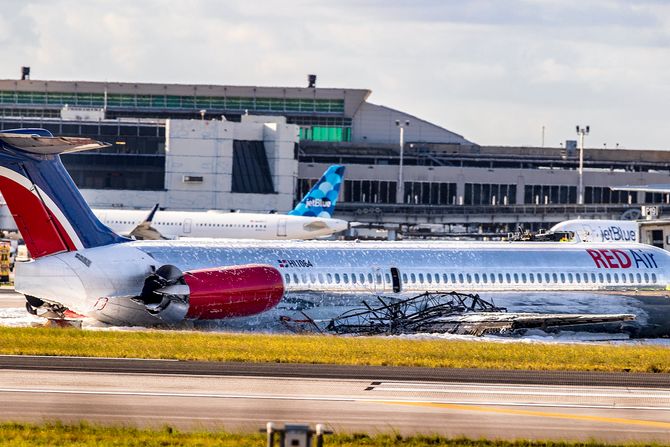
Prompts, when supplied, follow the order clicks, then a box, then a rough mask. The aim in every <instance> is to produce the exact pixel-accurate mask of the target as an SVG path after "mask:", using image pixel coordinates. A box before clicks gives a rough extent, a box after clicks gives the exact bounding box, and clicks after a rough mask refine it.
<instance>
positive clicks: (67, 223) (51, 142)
mask: <svg viewBox="0 0 670 447" xmlns="http://www.w3.org/2000/svg"><path fill="white" fill-rule="evenodd" d="M105 146H106V144H104V143H101V142H99V141H95V140H91V139H89V138H70V137H54V136H53V135H52V134H51V132H49V131H47V130H44V129H16V130H4V131H0V192H2V195H3V197H4V198H5V201H6V202H7V207H8V208H9V211H10V212H11V213H12V216H13V217H14V220H15V221H16V225H17V227H18V229H19V231H20V232H21V236H22V237H23V239H24V241H25V242H26V246H27V247H28V250H29V251H30V254H31V255H32V257H34V258H40V257H42V256H48V255H51V254H55V253H60V252H65V251H76V250H80V249H83V248H92V247H98V246H102V245H109V244H113V243H118V242H124V241H126V240H127V239H125V238H123V237H121V236H119V235H117V234H116V233H114V232H113V231H112V230H110V229H109V228H108V227H106V226H105V225H103V224H102V223H101V222H100V221H99V220H98V219H97V218H96V217H95V216H94V215H93V212H92V211H91V209H90V208H89V206H88V204H87V203H86V201H85V200H84V198H83V197H82V195H81V193H80V192H79V190H78V189H77V186H76V185H75V184H74V182H73V181H72V178H71V177H70V175H69V174H68V173H67V171H66V170H65V167H64V166H63V164H62V163H61V161H60V157H59V154H63V153H71V152H79V151H84V150H89V149H98V148H103V147H105Z"/></svg>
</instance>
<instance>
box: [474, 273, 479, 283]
mask: <svg viewBox="0 0 670 447" xmlns="http://www.w3.org/2000/svg"><path fill="white" fill-rule="evenodd" d="M475 282H476V283H477V284H479V273H475Z"/></svg>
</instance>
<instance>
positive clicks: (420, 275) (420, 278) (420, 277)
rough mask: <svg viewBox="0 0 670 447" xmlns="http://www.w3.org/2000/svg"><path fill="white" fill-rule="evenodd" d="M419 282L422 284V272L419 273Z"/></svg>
mask: <svg viewBox="0 0 670 447" xmlns="http://www.w3.org/2000/svg"><path fill="white" fill-rule="evenodd" d="M419 282H420V283H421V284H423V273H419Z"/></svg>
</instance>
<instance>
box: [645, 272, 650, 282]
mask: <svg viewBox="0 0 670 447" xmlns="http://www.w3.org/2000/svg"><path fill="white" fill-rule="evenodd" d="M644 282H646V283H648V282H649V275H648V274H647V273H645V274H644Z"/></svg>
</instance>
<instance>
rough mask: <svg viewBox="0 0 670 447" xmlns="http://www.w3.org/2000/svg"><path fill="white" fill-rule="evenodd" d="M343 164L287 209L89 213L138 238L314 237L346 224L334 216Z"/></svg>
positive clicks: (335, 167)
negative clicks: (265, 211) (272, 211)
mask: <svg viewBox="0 0 670 447" xmlns="http://www.w3.org/2000/svg"><path fill="white" fill-rule="evenodd" d="M343 176H344V166H339V165H333V166H331V167H329V168H328V169H327V170H326V172H325V173H324V174H323V176H322V177H321V178H320V179H319V181H318V182H316V184H314V187H312V189H311V190H310V191H309V192H308V193H307V194H306V195H305V197H303V199H302V201H300V203H298V205H296V207H295V208H294V209H293V210H291V211H290V212H289V213H288V214H256V213H219V212H212V211H209V212H190V211H156V210H155V209H154V210H152V212H151V213H150V214H149V216H150V218H147V213H146V212H145V211H141V210H119V209H94V210H93V213H94V214H95V215H96V217H97V218H98V219H100V220H101V221H102V223H104V224H105V225H107V226H108V227H109V228H111V229H112V230H113V231H114V232H116V233H117V234H123V235H132V236H134V237H135V238H136V239H144V240H147V239H178V238H233V239H314V238H317V237H323V236H330V235H332V234H334V233H338V232H340V231H344V230H346V229H347V221H345V220H341V219H333V218H332V215H333V211H334V210H335V204H336V202H337V197H338V195H339V193H340V185H341V184H342V179H343Z"/></svg>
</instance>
